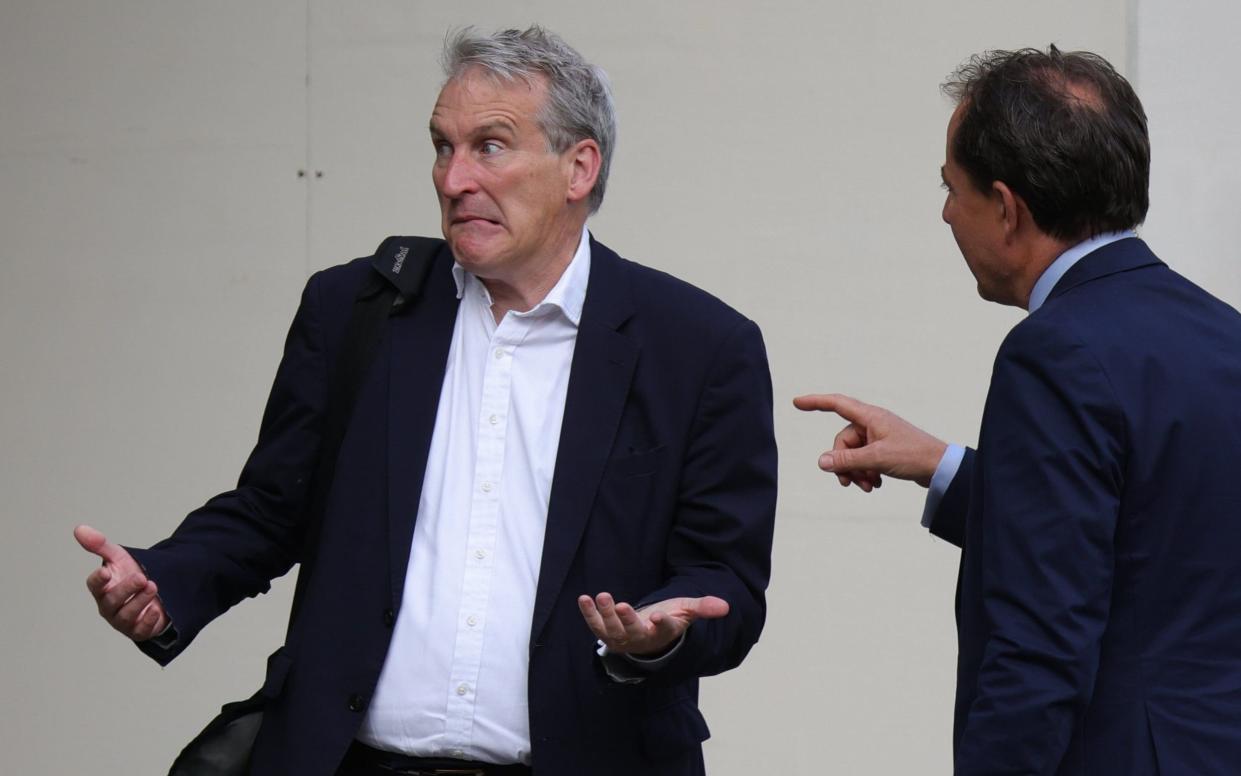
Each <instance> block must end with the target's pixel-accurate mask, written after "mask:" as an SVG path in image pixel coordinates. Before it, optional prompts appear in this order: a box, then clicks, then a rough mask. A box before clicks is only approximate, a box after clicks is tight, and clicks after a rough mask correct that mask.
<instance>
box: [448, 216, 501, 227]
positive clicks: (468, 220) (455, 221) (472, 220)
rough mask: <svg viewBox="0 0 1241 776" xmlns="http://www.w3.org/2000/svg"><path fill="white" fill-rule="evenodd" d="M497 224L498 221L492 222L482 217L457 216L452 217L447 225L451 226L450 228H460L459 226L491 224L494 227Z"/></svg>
mask: <svg viewBox="0 0 1241 776" xmlns="http://www.w3.org/2000/svg"><path fill="white" fill-rule="evenodd" d="M498 223H499V221H496V220H494V219H491V218H485V217H483V216H477V215H459V216H453V217H452V220H451V221H449V224H451V225H452V226H460V225H462V224H492V225H495V224H498Z"/></svg>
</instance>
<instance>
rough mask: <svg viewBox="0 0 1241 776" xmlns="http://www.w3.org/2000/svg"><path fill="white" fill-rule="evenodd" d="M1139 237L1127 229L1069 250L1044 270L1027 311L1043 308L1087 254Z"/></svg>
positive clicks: (1101, 235) (1097, 236) (1035, 286)
mask: <svg viewBox="0 0 1241 776" xmlns="http://www.w3.org/2000/svg"><path fill="white" fill-rule="evenodd" d="M1137 236H1138V235H1137V232H1135V231H1133V230H1132V229H1126V230H1125V231H1123V232H1104V233H1103V234H1100V235H1096V236H1094V237H1091V238H1090V239H1089V240H1084V241H1082V242H1079V243H1078V244H1077V245H1074V246H1073V247H1072V248H1069V249H1068V250H1067V251H1065V252H1064V253H1062V254H1060V255H1059V256H1058V257H1056V260H1055V261H1053V262H1052V263H1051V264H1050V265H1049V266H1048V267H1047V269H1045V270H1043V274H1042V275H1040V276H1039V279H1038V282H1037V283H1035V284H1034V290H1033V291H1031V292H1030V304H1028V305H1027V306H1026V307H1027V309H1028V310H1029V311H1030V312H1034V311H1035V310H1037V309H1038V308H1040V307H1042V306H1043V303H1044V302H1046V301H1047V297H1048V296H1049V295H1050V294H1051V290H1052V289H1053V288H1055V287H1056V284H1057V283H1059V282H1060V278H1062V277H1064V273H1066V272H1068V271H1069V268H1070V267H1072V266H1073V265H1074V264H1076V263H1077V262H1079V261H1081V260H1082V258H1083V257H1085V256H1086V255H1087V254H1089V253H1093V252H1094V251H1097V250H1099V249H1100V248H1102V247H1103V246H1104V245H1110V244H1111V243H1114V242H1116V241H1117V240H1123V239H1125V238H1126V237H1137Z"/></svg>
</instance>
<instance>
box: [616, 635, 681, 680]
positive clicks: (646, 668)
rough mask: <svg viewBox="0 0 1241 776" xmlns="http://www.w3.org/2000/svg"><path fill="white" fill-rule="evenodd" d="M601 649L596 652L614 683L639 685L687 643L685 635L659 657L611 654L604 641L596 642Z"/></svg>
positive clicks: (670, 659)
mask: <svg viewBox="0 0 1241 776" xmlns="http://www.w3.org/2000/svg"><path fill="white" fill-rule="evenodd" d="M596 643H597V644H598V645H599V647H598V649H596V650H595V654H596V655H598V656H599V657H600V658H601V660H602V662H603V670H604V671H607V674H608V676H609V677H611V679H612V681H614V682H620V683H621V684H637V683H639V682H641V681H642V680H643V679H645V678H646V677H647V675H648V674H652V673H654V672H656V671H658V670H659V669H661V668H663V667H664V666H665V665H667V664H668V663H669V662H671V661H672V658H673V657H675V656H676V653H677V652H680V651H681V645H682V644H684V643H685V634H684V633H682V634H681V637H680V638H679V639H677V641H676V643H675V644H673V645H672V646H671V647H669V648H668V649H667V651H665V652H664V653H663V654H662V655H660V656H658V657H638V656H636V655H630V654H628V653H619V654H618V653H616V652H609V651H608V647H607V645H606V644H604V643H603V642H602V641H598V642H596Z"/></svg>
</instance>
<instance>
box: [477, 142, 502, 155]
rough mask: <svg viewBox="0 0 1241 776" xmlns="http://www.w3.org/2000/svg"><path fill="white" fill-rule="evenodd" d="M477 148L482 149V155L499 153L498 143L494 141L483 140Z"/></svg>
mask: <svg viewBox="0 0 1241 776" xmlns="http://www.w3.org/2000/svg"><path fill="white" fill-rule="evenodd" d="M479 150H480V151H482V153H483V156H491V155H492V154H497V153H499V152H500V150H501V148H500V144H499V143H497V142H496V141H494V140H486V141H483V144H482V145H481V146H479Z"/></svg>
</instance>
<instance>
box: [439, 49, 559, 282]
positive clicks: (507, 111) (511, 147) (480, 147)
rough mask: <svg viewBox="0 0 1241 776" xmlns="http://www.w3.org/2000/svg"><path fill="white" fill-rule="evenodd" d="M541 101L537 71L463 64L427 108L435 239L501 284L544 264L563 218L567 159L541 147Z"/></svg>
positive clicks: (544, 94) (544, 88) (543, 85)
mask: <svg viewBox="0 0 1241 776" xmlns="http://www.w3.org/2000/svg"><path fill="white" fill-rule="evenodd" d="M546 99H547V85H546V82H545V81H544V80H543V79H542V78H541V77H540V78H533V79H530V80H524V79H520V78H519V79H515V80H513V81H501V80H499V79H497V78H495V77H493V76H491V75H490V74H488V73H486V72H484V71H482V70H479V69H477V68H473V69H469V70H467V71H465V73H463V74H462V75H460V76H458V77H457V78H454V79H453V80H451V81H449V82H448V83H447V84H445V86H444V88H443V90H442V91H441V92H440V95H439V99H438V100H437V101H436V103H435V109H434V110H433V111H432V113H431V142H432V144H433V145H434V147H435V163H434V166H433V167H432V171H431V177H432V180H433V181H434V183H435V191H436V193H437V194H438V195H439V203H440V216H441V219H442V224H441V225H442V227H443V230H444V239H446V240H447V241H448V243H449V245H450V246H451V247H452V251H453V254H454V256H455V257H456V259H457V261H458V262H460V263H461V265H462V266H464V267H465V268H466V269H467V270H469V271H470V272H472V273H474V274H475V275H477V276H479V277H483V278H497V279H504V280H510V279H511V278H513V277H515V276H517V275H518V274H519V273H520V271H521V270H522V268H524V267H529V266H531V264H532V263H537V262H539V261H541V260H544V261H545V260H547V258H548V254H549V253H551V252H554V250H555V248H554V245H555V242H556V240H557V239H558V238H561V237H562V235H563V234H564V232H565V230H566V229H567V228H569V225H570V224H571V223H572V222H573V213H572V212H571V208H570V204H571V203H570V201H569V198H568V190H569V184H570V181H571V178H572V172H573V165H572V159H571V156H572V155H571V153H570V152H566V153H564V154H558V153H556V152H554V151H552V150H551V149H550V147H549V145H548V141H547V137H546V136H545V135H544V133H543V129H542V127H541V126H540V125H539V122H538V115H539V110H540V109H541V108H542V106H543V104H544V102H545V101H546Z"/></svg>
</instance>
